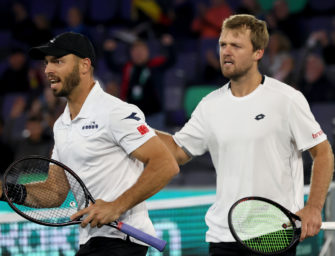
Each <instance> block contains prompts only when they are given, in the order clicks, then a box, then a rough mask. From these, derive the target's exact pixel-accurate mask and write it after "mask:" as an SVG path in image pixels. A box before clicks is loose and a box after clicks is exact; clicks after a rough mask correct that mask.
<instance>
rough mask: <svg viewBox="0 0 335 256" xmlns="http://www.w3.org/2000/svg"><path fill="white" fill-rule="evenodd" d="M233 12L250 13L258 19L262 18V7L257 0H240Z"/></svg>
mask: <svg viewBox="0 0 335 256" xmlns="http://www.w3.org/2000/svg"><path fill="white" fill-rule="evenodd" d="M235 12H236V14H251V15H254V16H255V17H257V18H259V19H260V18H262V19H263V18H264V17H263V16H264V13H263V10H262V7H261V5H260V4H259V3H258V1H257V0H242V1H241V2H240V4H239V6H238V7H237V8H236V11H235Z"/></svg>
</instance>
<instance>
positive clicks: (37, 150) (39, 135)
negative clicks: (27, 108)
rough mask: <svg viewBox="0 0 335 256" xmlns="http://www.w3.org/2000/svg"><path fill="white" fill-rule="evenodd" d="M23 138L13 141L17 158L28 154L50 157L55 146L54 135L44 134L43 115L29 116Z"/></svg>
mask: <svg viewBox="0 0 335 256" xmlns="http://www.w3.org/2000/svg"><path fill="white" fill-rule="evenodd" d="M22 135H23V136H22V138H21V139H20V140H18V141H16V142H13V144H14V149H15V159H20V158H22V157H24V156H27V155H42V156H46V157H50V155H51V150H52V148H53V140H52V137H50V136H46V135H45V134H44V125H43V119H42V117H41V116H39V115H36V116H29V117H28V119H27V121H26V124H25V130H24V131H23V134H22Z"/></svg>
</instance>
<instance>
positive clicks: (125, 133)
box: [110, 104, 156, 154]
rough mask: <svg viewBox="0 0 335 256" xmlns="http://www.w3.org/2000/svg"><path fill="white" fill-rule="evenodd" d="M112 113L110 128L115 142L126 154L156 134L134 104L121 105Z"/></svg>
mask: <svg viewBox="0 0 335 256" xmlns="http://www.w3.org/2000/svg"><path fill="white" fill-rule="evenodd" d="M112 115H113V116H112V117H111V122H110V130H111V132H112V135H113V137H114V139H115V140H116V142H117V144H119V145H120V146H121V147H122V148H123V149H124V150H125V151H126V152H127V154H130V153H132V152H133V151H134V150H135V149H137V148H138V147H140V146H142V145H143V144H144V143H145V142H147V141H148V140H149V139H150V138H152V137H153V136H155V135H156V134H155V132H154V130H153V129H152V128H151V127H150V126H149V125H148V124H147V123H146V122H145V116H144V114H143V112H142V111H141V110H140V109H139V108H138V107H136V106H135V105H131V104H126V105H123V106H122V107H121V108H120V109H118V110H117V111H116V112H115V113H112Z"/></svg>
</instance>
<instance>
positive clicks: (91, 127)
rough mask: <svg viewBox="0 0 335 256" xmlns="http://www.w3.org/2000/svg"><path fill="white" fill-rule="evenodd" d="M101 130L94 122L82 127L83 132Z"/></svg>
mask: <svg viewBox="0 0 335 256" xmlns="http://www.w3.org/2000/svg"><path fill="white" fill-rule="evenodd" d="M98 128H99V125H98V124H97V123H96V122H95V121H92V122H90V123H89V124H86V125H83V126H82V127H81V129H82V130H87V129H98Z"/></svg>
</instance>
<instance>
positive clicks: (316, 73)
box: [305, 54, 325, 83]
mask: <svg viewBox="0 0 335 256" xmlns="http://www.w3.org/2000/svg"><path fill="white" fill-rule="evenodd" d="M324 70H325V65H324V63H323V60H322V59H321V58H320V57H319V56H318V55H316V54H310V55H309V56H308V57H307V59H306V67H305V79H306V81H307V82H309V83H313V82H315V81H317V80H318V79H319V78H320V77H321V76H322V74H323V73H324Z"/></svg>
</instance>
